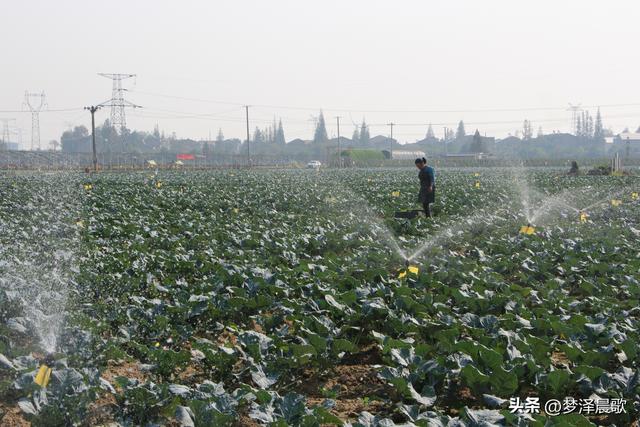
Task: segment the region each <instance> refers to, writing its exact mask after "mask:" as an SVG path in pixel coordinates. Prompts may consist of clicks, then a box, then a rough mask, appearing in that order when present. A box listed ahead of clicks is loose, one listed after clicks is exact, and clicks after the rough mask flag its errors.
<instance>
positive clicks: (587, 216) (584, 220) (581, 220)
mask: <svg viewBox="0 0 640 427" xmlns="http://www.w3.org/2000/svg"><path fill="white" fill-rule="evenodd" d="M588 218H589V215H587V214H586V213H584V212H580V222H587V219H588Z"/></svg>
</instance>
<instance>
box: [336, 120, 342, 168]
mask: <svg viewBox="0 0 640 427" xmlns="http://www.w3.org/2000/svg"><path fill="white" fill-rule="evenodd" d="M336 126H337V127H338V169H340V168H341V167H342V152H341V151H342V150H341V147H340V116H336Z"/></svg>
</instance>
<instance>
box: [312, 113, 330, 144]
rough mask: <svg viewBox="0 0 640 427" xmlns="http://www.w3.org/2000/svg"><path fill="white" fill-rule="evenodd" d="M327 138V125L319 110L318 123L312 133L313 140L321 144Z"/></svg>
mask: <svg viewBox="0 0 640 427" xmlns="http://www.w3.org/2000/svg"><path fill="white" fill-rule="evenodd" d="M328 140H329V137H328V136H327V125H326V123H325V122H324V114H322V111H320V116H319V117H318V124H317V125H316V131H315V133H314V134H313V142H314V143H316V144H322V143H325V142H327V141H328Z"/></svg>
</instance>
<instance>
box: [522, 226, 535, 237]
mask: <svg viewBox="0 0 640 427" xmlns="http://www.w3.org/2000/svg"><path fill="white" fill-rule="evenodd" d="M535 232H536V229H535V227H532V226H530V225H523V226H522V227H520V234H527V235H529V236H530V235H532V234H533V233H535Z"/></svg>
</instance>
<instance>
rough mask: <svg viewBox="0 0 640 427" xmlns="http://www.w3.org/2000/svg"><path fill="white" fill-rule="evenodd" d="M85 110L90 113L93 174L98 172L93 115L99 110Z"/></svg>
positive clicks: (92, 108)
mask: <svg viewBox="0 0 640 427" xmlns="http://www.w3.org/2000/svg"><path fill="white" fill-rule="evenodd" d="M84 109H85V110H88V111H89V112H90V113H91V148H92V149H93V170H94V172H98V156H97V154H96V120H95V114H96V111H98V110H99V109H100V106H99V105H98V106H93V105H92V106H91V107H84Z"/></svg>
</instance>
